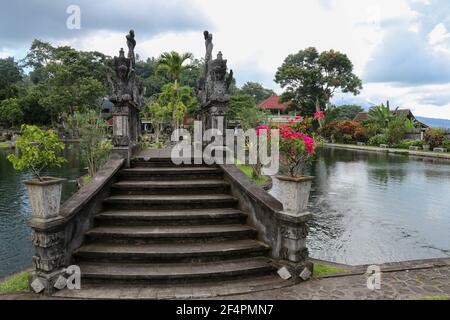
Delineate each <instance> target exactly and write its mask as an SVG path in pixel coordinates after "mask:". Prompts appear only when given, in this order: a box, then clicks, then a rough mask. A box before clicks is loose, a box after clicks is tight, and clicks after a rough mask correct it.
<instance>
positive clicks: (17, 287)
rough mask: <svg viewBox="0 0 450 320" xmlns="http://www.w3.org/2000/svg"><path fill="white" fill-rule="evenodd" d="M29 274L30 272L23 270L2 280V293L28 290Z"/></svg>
mask: <svg viewBox="0 0 450 320" xmlns="http://www.w3.org/2000/svg"><path fill="white" fill-rule="evenodd" d="M29 275H30V273H29V272H22V273H19V274H16V275H13V276H11V277H9V278H7V279H5V280H4V281H3V282H0V293H5V292H20V291H28V276H29Z"/></svg>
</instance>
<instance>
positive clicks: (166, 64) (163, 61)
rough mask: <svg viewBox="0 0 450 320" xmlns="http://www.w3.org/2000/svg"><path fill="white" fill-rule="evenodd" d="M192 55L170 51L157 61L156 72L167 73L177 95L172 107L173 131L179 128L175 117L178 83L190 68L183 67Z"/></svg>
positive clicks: (178, 99) (177, 101)
mask: <svg viewBox="0 0 450 320" xmlns="http://www.w3.org/2000/svg"><path fill="white" fill-rule="evenodd" d="M193 57H194V56H193V55H192V53H183V54H179V53H178V52H175V51H171V52H164V53H163V54H162V55H161V57H160V58H159V61H158V68H157V71H158V72H161V71H163V72H167V73H168V74H169V76H170V77H171V79H172V80H173V81H174V85H175V91H176V94H177V99H176V103H175V105H174V107H173V112H172V121H173V126H174V129H175V128H178V127H179V120H178V117H177V112H178V103H179V101H180V93H179V92H180V82H181V75H182V74H183V72H184V71H186V70H188V69H190V68H191V66H190V65H185V62H186V61H187V60H192V59H193Z"/></svg>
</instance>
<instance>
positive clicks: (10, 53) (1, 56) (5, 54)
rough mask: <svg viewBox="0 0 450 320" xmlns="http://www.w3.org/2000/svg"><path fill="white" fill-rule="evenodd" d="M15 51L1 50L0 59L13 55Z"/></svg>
mask: <svg viewBox="0 0 450 320" xmlns="http://www.w3.org/2000/svg"><path fill="white" fill-rule="evenodd" d="M12 56H13V53H12V52H11V51H7V50H4V51H0V59H4V58H8V57H12Z"/></svg>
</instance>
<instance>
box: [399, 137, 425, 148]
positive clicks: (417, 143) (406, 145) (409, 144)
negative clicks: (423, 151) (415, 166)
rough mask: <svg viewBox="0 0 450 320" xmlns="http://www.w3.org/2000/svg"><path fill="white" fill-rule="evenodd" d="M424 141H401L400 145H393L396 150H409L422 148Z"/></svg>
mask: <svg viewBox="0 0 450 320" xmlns="http://www.w3.org/2000/svg"><path fill="white" fill-rule="evenodd" d="M424 144H425V141H422V140H408V139H406V140H402V141H400V143H398V144H397V145H395V147H396V148H400V149H409V148H410V147H423V145H424Z"/></svg>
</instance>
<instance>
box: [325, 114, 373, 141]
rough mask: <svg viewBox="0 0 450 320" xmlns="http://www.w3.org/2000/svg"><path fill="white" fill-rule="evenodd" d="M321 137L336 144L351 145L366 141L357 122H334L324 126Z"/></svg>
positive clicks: (365, 136) (364, 134)
mask: <svg viewBox="0 0 450 320" xmlns="http://www.w3.org/2000/svg"><path fill="white" fill-rule="evenodd" d="M320 134H321V136H322V137H324V138H326V139H328V140H332V139H333V138H334V140H335V141H336V142H337V143H346V144H352V143H355V142H365V141H367V134H366V130H365V129H364V128H363V127H361V124H360V123H359V122H357V121H348V120H345V121H334V122H330V123H328V124H326V125H325V126H324V127H323V128H322V129H321V130H320Z"/></svg>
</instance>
